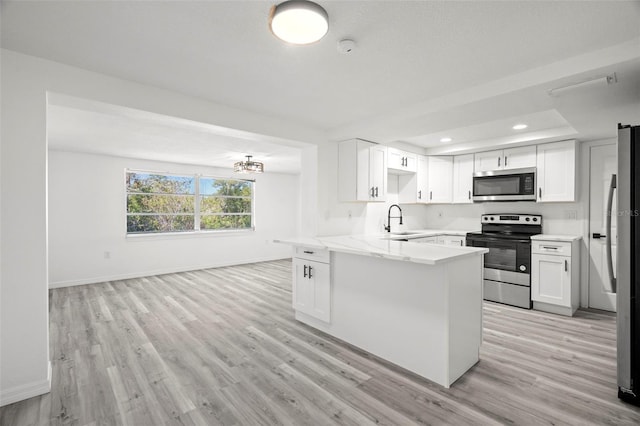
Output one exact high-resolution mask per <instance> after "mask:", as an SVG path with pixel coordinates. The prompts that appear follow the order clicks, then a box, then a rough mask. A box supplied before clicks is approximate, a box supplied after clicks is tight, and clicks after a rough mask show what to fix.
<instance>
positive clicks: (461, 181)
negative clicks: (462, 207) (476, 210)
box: [453, 154, 473, 203]
mask: <svg viewBox="0 0 640 426" xmlns="http://www.w3.org/2000/svg"><path fill="white" fill-rule="evenodd" d="M472 191H473V154H467V155H456V156H455V157H453V202H454V203H472V202H473V200H472V199H471V195H472V194H471V192H472Z"/></svg>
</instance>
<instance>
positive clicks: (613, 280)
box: [606, 175, 618, 294]
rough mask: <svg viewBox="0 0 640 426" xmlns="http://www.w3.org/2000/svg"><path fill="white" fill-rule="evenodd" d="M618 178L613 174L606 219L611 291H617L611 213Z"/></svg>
mask: <svg viewBox="0 0 640 426" xmlns="http://www.w3.org/2000/svg"><path fill="white" fill-rule="evenodd" d="M617 186H618V185H617V179H616V175H611V185H609V198H608V199H607V219H606V227H607V235H609V238H607V243H606V249H607V269H608V270H609V278H610V279H611V292H612V293H614V294H615V293H617V290H618V289H617V283H616V277H614V276H613V256H612V255H611V240H613V238H611V237H612V235H613V234H612V233H611V214H612V211H611V210H612V209H613V191H615V189H616V187H617Z"/></svg>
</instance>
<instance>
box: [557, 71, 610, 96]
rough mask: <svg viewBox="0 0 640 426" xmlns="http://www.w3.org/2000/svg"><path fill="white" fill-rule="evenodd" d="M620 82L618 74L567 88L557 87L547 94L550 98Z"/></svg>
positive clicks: (570, 85)
mask: <svg viewBox="0 0 640 426" xmlns="http://www.w3.org/2000/svg"><path fill="white" fill-rule="evenodd" d="M617 82H618V77H617V76H616V73H613V74H611V75H606V76H604V77H597V78H592V79H590V80H585V81H581V82H579V83H573V84H567V85H566V86H561V87H556V88H554V89H551V90H548V91H547V94H548V95H549V96H560V95H562V94H563V93H566V92H570V91H572V90H580V89H586V88H588V87H597V86H600V87H605V86H608V85H610V84H613V83H617Z"/></svg>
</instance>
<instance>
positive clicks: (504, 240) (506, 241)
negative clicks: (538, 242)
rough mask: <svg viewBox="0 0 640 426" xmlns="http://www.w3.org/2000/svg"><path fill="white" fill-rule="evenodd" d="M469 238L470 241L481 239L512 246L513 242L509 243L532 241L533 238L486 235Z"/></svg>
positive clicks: (481, 240)
mask: <svg viewBox="0 0 640 426" xmlns="http://www.w3.org/2000/svg"><path fill="white" fill-rule="evenodd" d="M467 239H469V240H470V241H480V242H486V243H499V244H503V245H505V246H509V247H511V246H512V244H509V243H527V244H528V243H530V242H531V240H529V239H520V238H500V237H486V236H482V237H467Z"/></svg>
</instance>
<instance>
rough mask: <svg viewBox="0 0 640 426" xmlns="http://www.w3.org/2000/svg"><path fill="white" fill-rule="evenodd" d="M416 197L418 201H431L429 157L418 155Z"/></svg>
mask: <svg viewBox="0 0 640 426" xmlns="http://www.w3.org/2000/svg"><path fill="white" fill-rule="evenodd" d="M416 182H417V186H416V199H417V201H418V203H428V202H429V157H426V156H424V155H419V156H418V167H417V171H416Z"/></svg>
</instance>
